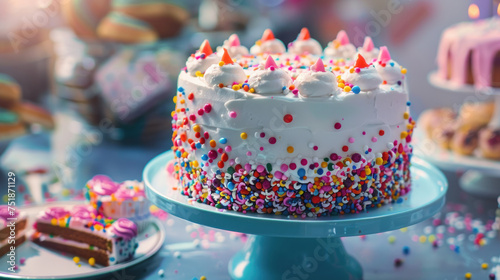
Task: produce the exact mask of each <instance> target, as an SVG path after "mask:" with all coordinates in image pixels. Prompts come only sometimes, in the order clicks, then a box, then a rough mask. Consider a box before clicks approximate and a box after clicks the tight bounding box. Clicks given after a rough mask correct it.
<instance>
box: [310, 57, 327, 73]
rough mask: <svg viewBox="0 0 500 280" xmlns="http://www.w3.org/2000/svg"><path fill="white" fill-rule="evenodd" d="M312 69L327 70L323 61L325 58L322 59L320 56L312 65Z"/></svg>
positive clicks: (315, 70)
mask: <svg viewBox="0 0 500 280" xmlns="http://www.w3.org/2000/svg"><path fill="white" fill-rule="evenodd" d="M311 70H312V71H314V72H325V64H324V63H323V60H321V58H318V60H317V61H316V63H314V64H313V65H311Z"/></svg>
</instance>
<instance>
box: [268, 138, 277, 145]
mask: <svg viewBox="0 0 500 280" xmlns="http://www.w3.org/2000/svg"><path fill="white" fill-rule="evenodd" d="M269 144H271V145H274V144H276V138H275V137H271V138H269Z"/></svg>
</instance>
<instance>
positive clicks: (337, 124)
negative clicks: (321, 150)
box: [333, 122, 342, 129]
mask: <svg viewBox="0 0 500 280" xmlns="http://www.w3.org/2000/svg"><path fill="white" fill-rule="evenodd" d="M333 127H335V129H340V128H341V127H342V125H341V124H340V123H339V122H338V123H335V125H334V126H333Z"/></svg>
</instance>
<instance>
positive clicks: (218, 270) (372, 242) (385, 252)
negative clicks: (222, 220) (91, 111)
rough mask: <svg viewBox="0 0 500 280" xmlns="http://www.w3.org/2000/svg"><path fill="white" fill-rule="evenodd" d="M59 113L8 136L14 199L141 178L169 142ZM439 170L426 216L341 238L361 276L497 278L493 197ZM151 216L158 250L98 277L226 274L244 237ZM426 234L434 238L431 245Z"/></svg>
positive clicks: (5, 162)
mask: <svg viewBox="0 0 500 280" xmlns="http://www.w3.org/2000/svg"><path fill="white" fill-rule="evenodd" d="M63 119H64V120H62V121H60V123H63V124H60V126H59V129H58V130H57V131H55V132H54V133H53V134H50V135H48V134H39V135H32V136H27V137H24V138H19V139H16V140H14V141H13V142H12V143H11V145H10V147H9V149H8V150H7V151H6V153H5V154H4V155H3V156H2V159H1V162H2V166H3V170H4V171H3V172H2V174H1V175H0V177H1V178H0V179H1V180H5V181H6V172H7V171H8V170H14V171H15V172H16V176H17V177H18V178H19V179H23V183H20V184H22V185H26V186H25V187H24V186H20V185H18V189H17V197H16V198H17V203H18V205H23V204H28V203H37V202H38V203H40V202H42V203H43V201H51V200H74V199H81V198H82V196H81V189H82V187H83V186H84V184H85V182H86V181H87V180H88V179H89V178H91V177H92V176H93V175H95V174H107V175H109V176H111V177H112V178H113V179H115V180H117V181H121V180H127V179H141V175H142V170H143V168H144V166H145V165H146V163H147V162H148V161H149V160H150V159H152V158H153V157H154V156H156V155H158V154H159V153H162V152H164V151H166V150H168V149H170V146H171V144H170V142H171V141H170V139H169V136H168V135H165V136H164V137H161V138H159V139H158V140H157V141H154V142H150V143H146V144H137V145H131V144H121V143H116V142H112V141H108V140H106V137H102V136H103V132H101V131H99V129H95V128H88V127H83V128H82V127H80V126H79V124H78V123H77V122H76V121H75V120H68V118H63ZM58 121H59V119H58ZM75 127H76V128H75ZM82 129H83V130H84V131H85V133H82V131H81V130H82ZM89 131H90V132H89ZM82 135H83V137H82ZM33 169H38V170H44V169H47V170H53V171H54V172H50V173H49V175H47V174H45V175H37V176H38V177H39V178H38V181H37V178H36V176H35V175H36V174H32V173H33V172H25V171H26V170H31V171H33ZM23 174H28V175H23ZM50 174H56V175H57V177H58V178H60V181H62V182H63V184H57V183H56V184H46V183H43V184H41V183H40V182H45V181H54V180H53V178H52V177H53V175H50ZM445 175H446V176H447V178H448V180H449V190H448V193H447V203H446V206H445V207H444V208H443V209H442V211H441V213H439V214H437V215H436V216H435V217H434V218H431V219H428V220H426V221H424V222H422V223H420V224H417V225H414V226H411V227H408V228H403V229H401V230H396V231H391V232H385V233H380V234H373V235H367V236H361V237H346V238H342V239H343V241H344V245H345V247H346V250H347V252H348V253H349V254H351V255H353V256H354V257H355V258H356V259H357V260H358V261H359V262H360V263H361V265H362V267H363V270H364V275H365V277H364V279H384V280H387V279H464V275H465V273H467V272H470V273H472V277H473V278H472V279H489V277H488V276H489V275H490V274H491V273H495V274H496V277H497V279H500V238H499V237H498V235H497V234H496V233H497V231H495V230H491V225H492V224H493V221H494V219H495V211H496V209H498V203H497V198H496V197H486V198H485V197H475V196H472V195H470V194H468V193H465V192H463V191H462V190H461V189H460V188H459V187H458V178H459V175H460V174H455V173H450V172H446V173H445ZM47 178H49V179H47ZM40 184H41V185H42V187H40ZM499 185H500V182H499ZM499 187H500V186H499ZM5 193H6V188H4V187H2V188H0V195H2V197H3V199H4V200H5V199H6V197H5ZM155 215H157V216H158V217H159V218H160V219H161V220H162V221H163V223H164V225H165V227H166V229H167V236H166V241H165V244H164V246H163V248H162V249H161V250H160V252H159V253H158V254H156V255H155V256H153V257H152V258H150V259H149V260H147V261H145V262H143V263H141V264H138V265H136V266H134V267H131V268H129V269H126V270H123V271H120V272H116V273H114V274H112V275H110V276H106V277H104V278H99V279H103V280H104V279H106V280H109V279H113V280H136V279H137V280H139V279H143V280H152V279H179V280H180V279H188V280H191V279H200V278H201V276H206V277H207V279H208V280H214V279H216V280H225V279H230V278H229V275H228V272H227V265H228V262H229V259H230V258H231V256H232V255H233V254H235V253H236V252H237V251H238V250H239V249H241V248H242V246H243V245H244V243H245V241H246V239H247V236H246V235H244V234H240V233H234V232H228V231H222V230H217V229H213V228H209V227H203V226H199V225H196V224H193V223H190V222H187V221H184V220H181V219H179V218H176V217H173V216H171V215H168V214H166V213H164V212H162V211H158V212H156V213H155ZM478 232H485V235H484V236H482V235H481V234H477V233H478ZM433 240H437V241H438V242H437V243H438V246H437V248H435V247H434V246H433V242H432V241H433ZM478 244H481V245H478ZM292 246H293V244H292ZM406 249H408V250H409V253H408V254H405V252H404V251H405V250H406ZM397 259H399V260H402V264H401V265H400V266H396V265H395V261H396V260H397ZM483 263H486V264H488V268H487V269H483V268H482V267H481V265H482V264H483ZM2 265H4V264H2ZM75 269H78V267H77V266H76V265H75Z"/></svg>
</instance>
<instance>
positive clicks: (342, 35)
mask: <svg viewBox="0 0 500 280" xmlns="http://www.w3.org/2000/svg"><path fill="white" fill-rule="evenodd" d="M336 40H337V41H338V42H339V43H340V45H342V46H343V45H347V44H349V37H347V33H346V32H345V31H344V30H340V31H339V33H338V34H337V39H336Z"/></svg>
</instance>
